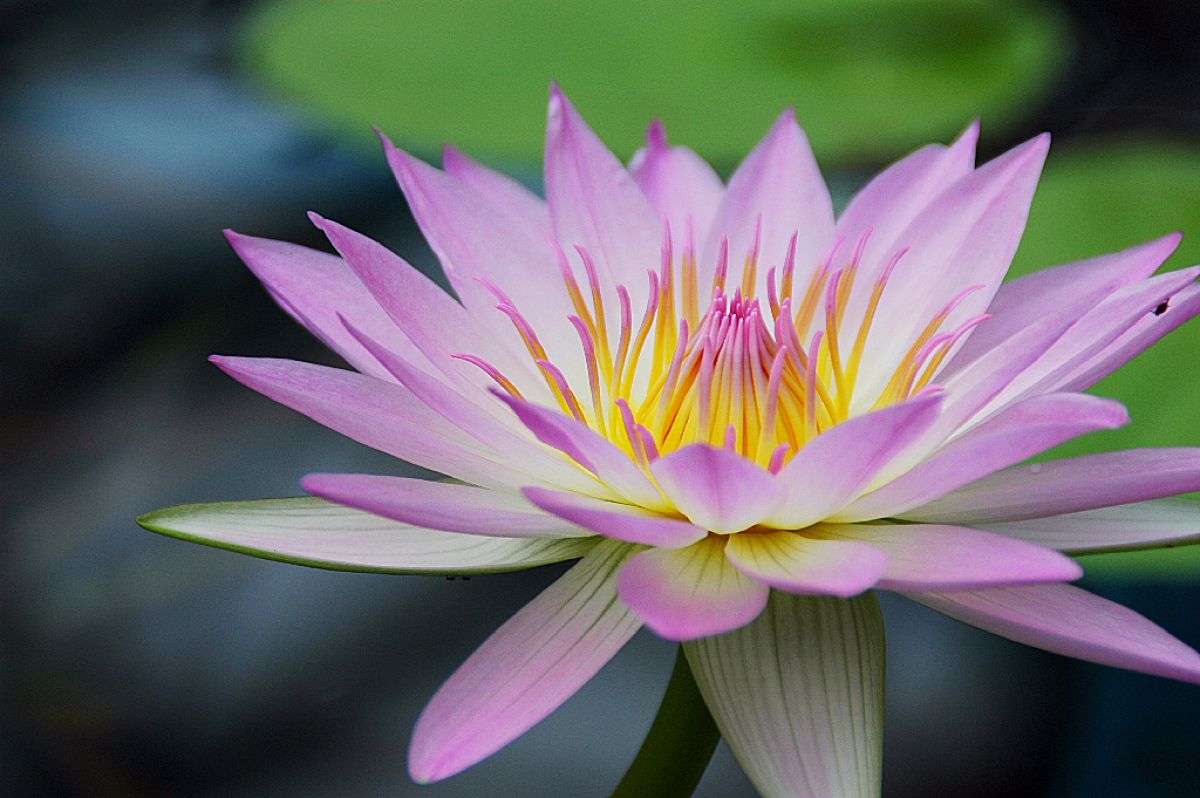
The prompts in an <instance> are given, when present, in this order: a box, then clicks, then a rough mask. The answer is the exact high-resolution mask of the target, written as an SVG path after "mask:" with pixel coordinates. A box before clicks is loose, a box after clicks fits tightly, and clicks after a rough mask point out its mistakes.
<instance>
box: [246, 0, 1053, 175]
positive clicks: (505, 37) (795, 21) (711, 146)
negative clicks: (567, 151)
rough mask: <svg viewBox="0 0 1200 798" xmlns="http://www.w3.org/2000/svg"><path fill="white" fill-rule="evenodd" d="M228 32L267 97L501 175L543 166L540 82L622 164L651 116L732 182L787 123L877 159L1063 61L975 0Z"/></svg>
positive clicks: (281, 12) (457, 11) (268, 17)
mask: <svg viewBox="0 0 1200 798" xmlns="http://www.w3.org/2000/svg"><path fill="white" fill-rule="evenodd" d="M245 34H246V35H245V40H244V41H245V45H246V55H247V59H248V63H249V65H250V67H251V69H252V70H253V71H254V72H255V73H257V74H258V75H259V76H260V77H261V78H262V79H263V80H265V81H266V83H267V84H268V85H270V86H272V87H274V88H276V89H278V90H279V91H280V92H282V93H283V94H284V95H285V96H287V97H289V98H291V99H292V100H294V101H296V102H298V103H300V104H301V105H303V106H307V107H308V108H310V109H312V110H313V111H315V112H317V113H319V114H320V115H322V116H324V117H326V118H327V119H328V120H331V121H332V122H334V123H335V124H337V125H339V126H343V127H347V128H348V129H349V130H350V131H353V132H355V133H356V134H360V135H359V138H360V140H362V141H363V142H364V143H367V142H369V141H370V139H369V137H368V136H367V135H365V131H366V129H367V126H368V125H372V124H374V125H378V126H380V127H381V128H383V129H384V130H385V131H387V132H388V133H389V134H391V135H392V136H393V137H395V138H397V139H398V140H400V141H403V142H405V143H406V144H407V145H408V146H410V147H413V148H415V149H418V150H425V151H432V150H433V149H434V148H436V147H437V146H438V145H440V144H441V142H443V141H447V140H448V141H453V142H455V143H456V144H458V145H459V146H461V147H463V148H464V149H466V150H467V151H469V152H473V153H476V154H479V155H482V156H484V157H486V158H492V159H500V160H508V161H510V162H511V163H512V165H514V166H516V165H522V164H524V165H528V164H532V163H537V162H538V160H539V158H540V152H541V139H542V128H543V124H544V113H545V102H546V92H547V86H548V84H549V82H550V81H551V80H557V81H559V82H560V83H561V84H562V85H563V87H564V89H565V90H566V91H567V92H568V93H569V94H570V95H571V96H572V98H573V99H574V100H575V102H576V103H577V104H578V105H579V107H580V108H581V109H582V110H583V111H584V112H585V114H587V116H588V118H589V119H590V120H592V121H593V122H594V123H595V125H596V127H597V130H598V132H599V133H600V135H601V136H602V137H603V138H604V139H605V141H606V142H608V143H609V144H610V145H611V146H612V147H613V148H614V149H615V150H616V151H617V152H618V153H622V154H628V153H630V152H632V151H633V149H634V148H635V147H637V146H638V144H639V142H640V141H641V139H642V136H643V133H644V130H645V126H646V124H647V122H648V121H649V120H650V119H652V118H654V117H656V116H660V117H662V118H663V119H664V120H665V121H666V123H667V125H668V129H669V130H671V132H672V136H674V137H675V138H677V139H678V140H679V141H681V142H686V143H688V144H689V145H691V146H692V147H694V148H695V149H696V150H698V151H699V152H701V153H702V154H704V155H706V156H708V157H710V158H712V159H714V161H716V162H717V163H718V164H720V165H723V166H724V165H730V164H732V163H733V162H734V161H735V160H736V159H738V158H739V157H740V156H741V154H743V153H744V152H745V151H746V150H747V149H748V148H749V147H750V146H752V145H753V143H754V142H755V140H756V139H757V138H758V136H760V135H761V134H762V133H763V132H764V131H765V130H766V129H767V127H768V126H769V124H770V122H771V120H772V118H773V117H774V116H775V115H776V114H777V113H778V112H779V110H780V109H781V108H783V107H785V106H788V105H794V106H795V107H796V108H797V111H798V114H799V116H800V118H801V120H802V122H803V123H804V125H805V127H806V129H807V131H808V133H809V136H810V138H811V140H812V143H813V145H814V148H815V149H816V150H817V154H818V156H820V157H822V158H824V159H826V160H837V159H843V160H846V159H864V160H881V159H885V158H890V157H894V156H896V155H898V154H900V153H902V152H903V151H905V150H907V149H911V148H913V147H915V146H918V145H920V144H922V143H924V142H926V141H931V140H945V139H947V138H950V137H952V136H953V135H954V134H955V133H957V132H958V131H959V130H960V129H961V128H962V126H963V125H964V123H965V122H966V121H968V120H969V119H971V118H973V117H975V116H978V115H983V116H985V117H986V118H987V119H989V120H990V121H991V124H992V125H993V126H995V125H996V124H997V123H998V122H1003V121H1004V120H1012V119H1015V118H1017V117H1019V116H1020V112H1021V110H1022V109H1023V108H1027V107H1029V106H1030V105H1031V104H1032V103H1035V102H1036V101H1037V100H1038V99H1039V97H1040V96H1041V95H1042V94H1044V92H1045V90H1046V89H1047V88H1048V84H1047V81H1048V77H1047V76H1050V75H1054V74H1059V73H1060V72H1061V67H1062V65H1063V62H1064V61H1065V59H1066V58H1067V57H1068V55H1069V52H1070V43H1069V33H1068V27H1067V25H1066V22H1065V20H1064V18H1063V17H1062V15H1061V14H1060V13H1059V12H1058V10H1057V9H1055V8H1052V7H1051V6H1050V4H1044V3H1033V2H1011V3H993V2H990V0H840V1H839V2H831V1H829V0H808V2H796V1H795V0H791V1H790V2H784V0H742V1H741V2H720V1H719V0H696V1H695V2H689V3H645V2H637V1H636V0H592V2H588V3H563V2H558V1H557V0H521V1H520V2H504V3H495V2H489V1H488V0H460V1H459V2H444V0H406V2H403V3H325V2H317V1H315V0H282V2H277V3H274V4H271V5H268V6H266V7H264V9H263V10H262V11H261V12H259V13H258V14H257V15H256V16H255V17H253V18H251V20H250V22H249V24H248V26H247V28H246V31H245Z"/></svg>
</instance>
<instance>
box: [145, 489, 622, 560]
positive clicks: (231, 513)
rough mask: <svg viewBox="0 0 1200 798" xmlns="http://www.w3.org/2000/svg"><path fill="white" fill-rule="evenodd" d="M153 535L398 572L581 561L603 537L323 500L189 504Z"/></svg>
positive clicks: (155, 522) (160, 522)
mask: <svg viewBox="0 0 1200 798" xmlns="http://www.w3.org/2000/svg"><path fill="white" fill-rule="evenodd" d="M138 523H139V524H141V525H142V526H143V527H145V528H146V529H149V530H150V531H151V532H158V533H159V534H162V535H168V536H170V537H174V538H179V539H181V540H187V541H191V542H193V543H203V544H205V545H206V546H214V547H216V548H219V549H229V550H230V551H236V552H239V553H241V554H250V555H253V556H255V557H262V558H263V559H267V560H279V561H281V562H289V563H295V564H297V565H308V566H312V567H314V568H329V569H332V570H337V571H371V572H377V573H398V574H448V575H454V574H472V573H494V572H500V571H518V570H522V569H525V568H534V567H536V566H539V565H549V564H550V563H556V562H562V561H563V560H574V559H577V558H579V557H582V556H583V555H585V554H587V553H588V552H589V551H591V550H592V549H593V548H594V547H595V546H596V544H597V543H598V542H599V538H596V537H590V538H563V539H558V540H549V539H544V538H543V539H535V538H497V537H488V536H486V535H460V534H458V533H455V532H437V531H434V530H432V529H421V528H419V527H414V526H410V525H408V524H401V523H398V522H396V521H390V520H388V519H386V518H380V517H379V516H377V515H372V514H371V513H364V512H361V511H359V510H354V509H351V508H349V507H343V506H341V505H338V504H330V503H329V502H326V501H323V500H321V499H313V498H308V497H304V498H299V499H259V500H255V501H244V502H217V503H214V504H185V505H181V506H179V507H167V508H166V509H163V510H156V511H155V512H152V513H148V514H147V515H143V516H142V517H141V518H139V519H138Z"/></svg>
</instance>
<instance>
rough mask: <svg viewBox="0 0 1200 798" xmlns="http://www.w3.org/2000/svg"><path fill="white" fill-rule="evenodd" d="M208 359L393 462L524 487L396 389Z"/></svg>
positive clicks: (270, 362)
mask: <svg viewBox="0 0 1200 798" xmlns="http://www.w3.org/2000/svg"><path fill="white" fill-rule="evenodd" d="M209 359H210V360H212V362H213V363H215V364H216V365H217V366H218V367H219V368H220V369H221V370H222V371H224V372H225V373H226V374H228V375H229V376H231V377H233V378H234V379H235V380H237V381H238V382H240V383H242V384H243V385H245V386H246V387H248V388H252V389H253V390H255V391H258V392H259V393H261V394H262V395H264V396H266V397H268V398H270V399H273V400H275V401H276V402H279V403H280V404H283V405H286V406H288V407H290V408H291V409H293V410H295V411H297V412H299V413H303V414H304V415H306V416H308V417H309V418H311V419H313V420H314V421H316V422H317V423H318V424H324V425H325V426H326V427H329V428H330V429H332V430H336V431H337V432H340V433H342V434H343V435H345V436H346V437H348V438H352V439H353V440H356V441H358V442H359V443H361V444H364V445H366V446H370V447H371V448H373V449H378V450H379V451H381V452H387V453H388V454H390V455H392V456H394V457H399V458H400V459H401V460H407V461H409V462H410V463H416V464H417V465H419V466H422V467H424V468H428V469H431V470H433V471H439V472H441V473H443V474H446V475H448V476H452V477H455V478H457V479H461V480H463V481H464V482H472V483H474V484H476V485H484V486H486V487H490V488H503V487H508V488H513V489H515V488H518V487H520V486H521V485H523V484H526V485H527V484H529V477H528V476H526V475H525V474H524V473H523V472H522V471H520V469H519V467H517V466H515V465H514V464H512V463H509V462H506V461H505V459H504V457H503V456H502V455H501V454H500V453H498V452H494V451H488V450H487V449H486V448H484V447H482V446H480V445H478V444H477V443H476V442H475V441H473V440H472V439H471V438H469V437H468V436H467V435H465V434H464V433H463V432H462V430H460V429H458V428H457V427H455V426H454V425H452V424H450V423H449V422H448V421H446V420H445V419H444V418H442V417H441V416H440V415H438V414H437V413H435V412H433V411H432V410H430V409H429V408H428V407H427V406H426V405H425V403H424V402H422V401H421V400H420V399H418V398H417V397H415V396H413V395H412V392H411V391H409V390H408V389H407V388H405V387H404V386H402V385H397V384H396V383H394V382H385V381H384V380H377V379H375V378H374V377H368V376H366V375H365V374H359V373H358V372H354V371H345V370H343V369H335V368H329V367H328V366H317V365H314V364H312V363H301V362H299V361H295V360H276V359H274V358H253V357H223V356H220V355H213V356H212V357H211V358H209Z"/></svg>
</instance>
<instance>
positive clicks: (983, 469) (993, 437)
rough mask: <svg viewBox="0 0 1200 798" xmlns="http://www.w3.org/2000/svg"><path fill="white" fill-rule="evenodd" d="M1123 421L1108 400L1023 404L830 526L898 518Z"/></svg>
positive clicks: (1053, 398)
mask: <svg viewBox="0 0 1200 798" xmlns="http://www.w3.org/2000/svg"><path fill="white" fill-rule="evenodd" d="M1128 421H1129V414H1128V412H1127V411H1126V410H1125V408H1124V406H1123V405H1121V404H1120V403H1118V402H1114V401H1112V400H1110V399H1101V398H1099V397H1095V396H1088V395H1086V394H1049V395H1047V396H1035V397H1033V398H1032V399H1026V400H1025V401H1023V402H1018V403H1017V404H1015V405H1013V406H1011V407H1009V408H1008V409H1007V410H1004V411H1002V412H1001V413H999V414H998V415H996V416H995V417H994V418H992V419H991V420H989V421H986V422H984V423H983V424H980V425H979V426H978V427H976V428H974V429H972V430H971V431H969V432H967V433H966V434H964V435H963V436H962V437H960V438H958V439H957V440H955V441H953V442H951V443H950V444H949V445H947V446H945V447H944V448H942V449H941V450H940V451H938V452H937V453H936V454H934V455H933V456H932V457H930V458H929V459H928V460H926V461H925V462H923V463H921V464H920V465H918V466H916V467H915V468H913V469H912V470H910V471H908V472H906V473H905V474H904V475H902V476H900V477H899V478H897V479H896V480H895V481H893V482H890V483H888V484H887V485H885V486H883V487H882V488H880V489H878V490H876V491H873V492H872V493H868V494H867V495H866V496H863V497H862V498H861V499H859V500H858V501H856V502H854V503H853V504H851V505H850V506H849V507H847V508H846V509H845V510H842V511H840V512H838V513H835V514H834V515H833V520H836V521H866V520H869V519H872V518H886V517H889V516H895V515H898V514H900V513H903V512H905V511H906V510H911V509H912V508H913V507H919V506H920V505H922V504H927V503H928V502H931V501H933V500H934V499H936V498H938V497H939V496H944V495H945V494H947V493H949V492H950V491H952V490H954V489H955V488H959V487H962V486H963V485H966V484H967V483H969V482H974V481H975V480H977V479H981V478H982V477H985V476H987V475H988V474H991V473H993V472H995V471H999V470H1000V469H1002V468H1006V467H1008V466H1010V465H1013V464H1014V463H1019V462H1021V461H1022V460H1027V459H1028V458H1030V457H1033V456H1034V455H1036V454H1041V453H1042V452H1044V451H1046V450H1047V449H1050V448H1052V447H1054V446H1057V445H1058V444H1060V443H1063V442H1064V441H1068V440H1070V439H1072V438H1075V437H1077V436H1079V435H1082V434H1084V433H1086V432H1092V431H1094V430H1100V429H1113V428H1115V427H1119V426H1122V425H1124V424H1126V423H1127V422H1128Z"/></svg>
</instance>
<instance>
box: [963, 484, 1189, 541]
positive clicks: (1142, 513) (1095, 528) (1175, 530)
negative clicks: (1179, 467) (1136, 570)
mask: <svg viewBox="0 0 1200 798" xmlns="http://www.w3.org/2000/svg"><path fill="white" fill-rule="evenodd" d="M985 528H986V529H989V530H991V531H993V532H998V533H1000V534H1001V535H1008V536H1009V537H1014V538H1020V539H1021V540H1028V541H1031V542H1033V543H1037V544H1039V545H1041V546H1048V547H1049V548H1052V549H1059V550H1061V551H1066V552H1070V553H1071V554H1095V553H1099V552H1104V551H1130V550H1133V549H1153V548H1162V547H1167V546H1186V545H1188V544H1193V543H1200V501H1196V500H1195V499H1186V498H1180V499H1155V500H1153V501H1148V502H1138V503H1136V504H1121V505H1118V506H1116V507H1105V508H1102V509H1099V510H1084V511H1083V512H1079V513H1068V514H1066V515H1053V516H1050V517H1049V518H1031V519H1029V520H1028V521H1011V522H1008V523H994V524H987V525H986V527H985Z"/></svg>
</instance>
